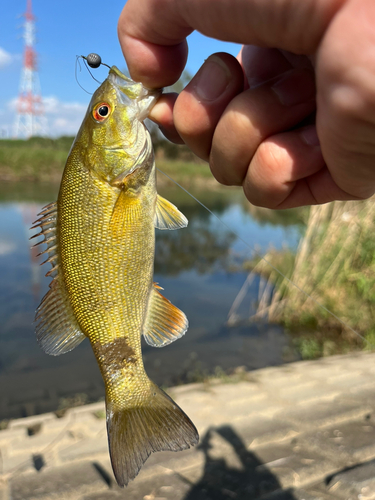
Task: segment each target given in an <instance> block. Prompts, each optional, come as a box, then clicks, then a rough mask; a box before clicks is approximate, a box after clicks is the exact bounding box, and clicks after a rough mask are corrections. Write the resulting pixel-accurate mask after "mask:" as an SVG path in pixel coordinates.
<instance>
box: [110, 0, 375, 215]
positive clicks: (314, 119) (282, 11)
mask: <svg viewBox="0 0 375 500" xmlns="http://www.w3.org/2000/svg"><path fill="white" fill-rule="evenodd" d="M194 29H196V30H198V31H200V32H201V33H203V34H204V35H207V36H210V37H213V38H217V39H221V40H225V41H232V42H237V43H241V44H244V46H243V49H242V51H241V53H240V54H239V55H238V57H237V59H235V58H233V57H232V56H230V55H229V54H223V53H221V54H215V55H213V56H210V57H209V58H208V59H207V61H206V62H205V63H204V64H203V66H202V68H201V69H200V70H199V72H198V73H197V75H195V77H194V78H193V79H192V81H191V82H190V83H189V85H188V86H187V87H186V88H185V90H184V91H183V92H181V94H180V95H179V96H178V97H177V96H176V95H169V96H168V95H166V96H163V97H162V98H161V99H160V102H159V103H158V104H157V105H155V107H154V109H153V110H152V115H151V118H152V119H153V120H154V121H156V122H157V123H158V124H159V125H160V127H161V129H162V130H163V131H164V133H165V135H166V136H167V137H169V138H170V139H171V140H174V141H175V142H179V141H180V140H181V139H182V141H183V142H185V143H186V144H187V145H188V146H189V147H190V148H191V149H192V151H194V152H195V153H196V154H197V155H198V156H200V157H201V158H203V159H204V160H207V161H208V162H209V164H210V167H211V170H212V173H213V175H214V176H215V177H216V178H217V180H218V181H219V182H221V183H223V184H228V185H229V184H231V185H242V186H243V189H244V192H245V195H246V196H247V198H248V199H249V200H250V202H252V203H253V204H255V205H259V206H265V207H268V208H290V207H296V206H302V205H311V204H317V203H326V202H329V201H333V200H348V199H363V198H367V197H370V196H371V195H373V194H374V193H375V2H373V0H304V1H303V2H301V0H262V1H261V2H259V1H257V0H215V1H214V2H213V1H212V0H185V1H183V2H181V1H178V0H159V1H158V0H128V1H127V3H126V5H125V7H124V10H123V12H122V14H121V17H120V20H119V26H118V31H119V39H120V43H121V46H122V50H123V52H124V56H125V59H126V61H127V64H128V68H129V71H130V74H131V76H132V78H134V79H135V80H138V81H141V82H142V83H143V84H144V85H145V86H147V87H164V86H168V85H171V84H173V83H174V82H175V81H176V80H177V79H178V78H179V76H180V74H181V72H182V71H183V68H184V67H185V64H186V59H187V42H186V37H187V36H188V35H189V34H190V33H191V32H192V31H193V30H194ZM244 75H245V78H244ZM180 138H181V139H180ZM318 138H319V139H318Z"/></svg>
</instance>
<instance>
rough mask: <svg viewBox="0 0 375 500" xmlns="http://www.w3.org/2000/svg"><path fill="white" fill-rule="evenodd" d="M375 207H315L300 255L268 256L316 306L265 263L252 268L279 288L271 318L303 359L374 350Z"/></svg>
mask: <svg viewBox="0 0 375 500" xmlns="http://www.w3.org/2000/svg"><path fill="white" fill-rule="evenodd" d="M374 201H375V200H374V198H372V199H370V200H367V201H349V202H334V203H331V204H327V205H322V206H316V207H312V208H311V209H310V216H309V220H308V224H307V229H306V233H305V236H304V238H303V239H302V241H301V243H300V245H299V248H298V251H297V252H296V254H293V253H291V252H290V251H289V250H286V251H281V252H280V251H275V250H274V251H270V252H269V253H268V254H267V255H266V259H267V260H268V261H269V262H271V264H273V265H274V266H275V267H276V268H278V269H280V270H281V271H282V272H283V273H284V274H285V275H286V276H287V277H288V278H289V279H290V280H291V281H292V282H293V283H294V284H296V285H297V286H298V287H299V288H300V289H302V290H303V291H304V292H306V294H308V296H311V298H312V299H314V300H311V298H309V297H308V296H307V295H306V294H304V293H302V292H301V291H300V289H299V288H297V287H296V286H294V285H293V284H292V283H291V282H290V281H288V280H286V279H282V278H280V276H279V275H278V274H277V273H275V271H273V270H272V269H271V268H270V266H268V265H267V264H265V263H264V261H260V262H252V263H250V264H249V266H250V269H252V270H253V271H254V270H255V271H257V272H260V273H261V274H263V275H264V276H266V277H267V278H268V279H269V280H270V281H271V282H272V283H273V284H274V285H275V287H276V293H274V295H273V298H272V301H271V303H269V304H268V312H269V317H270V319H271V321H277V322H279V323H281V324H283V325H284V326H285V327H286V328H287V329H288V330H289V331H290V332H291V335H292V336H293V339H294V341H295V344H296V347H297V348H298V350H299V351H300V353H301V356H302V357H303V358H304V359H314V358H316V357H320V356H324V355H329V354H333V353H346V352H348V351H349V350H355V349H359V348H362V349H367V350H369V349H371V350H373V349H375V327H374V324H375V308H374V303H375V238H374V234H375V203H374ZM319 304H321V305H323V306H324V307H325V308H326V309H328V310H329V311H331V312H332V313H334V314H335V315H336V316H337V317H338V318H340V319H341V320H342V321H343V322H344V323H345V324H346V325H348V326H346V325H345V324H344V323H341V322H339V321H338V320H337V319H336V318H335V317H334V316H332V315H331V314H329V312H328V311H327V310H325V309H324V308H322V307H321V306H320V305H319ZM351 329H354V330H355V331H356V332H357V333H358V334H359V335H356V333H354V332H353V331H352V330H351Z"/></svg>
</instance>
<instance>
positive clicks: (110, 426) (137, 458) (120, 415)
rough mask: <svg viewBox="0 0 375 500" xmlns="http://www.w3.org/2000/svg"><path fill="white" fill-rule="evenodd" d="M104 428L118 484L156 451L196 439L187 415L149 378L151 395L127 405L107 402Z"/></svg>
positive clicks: (177, 447) (180, 447) (185, 445)
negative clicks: (120, 405) (125, 406)
mask: <svg viewBox="0 0 375 500" xmlns="http://www.w3.org/2000/svg"><path fill="white" fill-rule="evenodd" d="M107 431H108V442H109V453H110V456H111V462H112V468H113V472H114V474H115V477H116V480H117V483H118V484H119V486H126V485H127V484H128V483H129V481H130V480H131V479H134V478H135V477H136V476H137V474H138V472H139V471H140V469H141V467H142V465H143V464H144V462H145V461H146V460H147V458H148V457H149V456H150V454H151V453H153V452H155V451H180V450H186V449H187V448H190V446H194V445H195V444H197V443H198V432H197V429H196V428H195V426H194V424H193V423H192V422H191V420H190V419H189V417H188V416H187V415H185V413H184V412H183V411H182V410H181V408H179V406H177V405H176V403H175V402H174V401H173V400H172V399H171V398H170V397H169V396H168V395H167V394H166V393H165V392H164V391H162V390H161V389H159V387H157V386H156V385H155V384H153V383H152V382H151V393H150V396H149V397H148V398H147V399H145V401H144V402H142V403H138V404H137V405H136V406H133V407H128V408H116V405H115V404H113V403H111V402H110V401H108V402H107Z"/></svg>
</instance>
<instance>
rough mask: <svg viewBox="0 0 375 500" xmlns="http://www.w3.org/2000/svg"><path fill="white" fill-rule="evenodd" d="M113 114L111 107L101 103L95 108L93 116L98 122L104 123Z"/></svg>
mask: <svg viewBox="0 0 375 500" xmlns="http://www.w3.org/2000/svg"><path fill="white" fill-rule="evenodd" d="M110 113H111V106H110V105H109V104H108V103H106V102H101V103H99V104H97V105H96V106H95V108H94V109H93V112H92V116H93V117H94V118H95V120H96V121H98V122H102V121H104V120H105V119H106V118H107V117H108V116H109V115H110Z"/></svg>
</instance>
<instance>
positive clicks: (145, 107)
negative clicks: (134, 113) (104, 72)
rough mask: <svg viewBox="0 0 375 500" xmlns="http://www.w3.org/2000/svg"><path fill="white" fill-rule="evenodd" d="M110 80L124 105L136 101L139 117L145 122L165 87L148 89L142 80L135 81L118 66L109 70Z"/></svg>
mask: <svg viewBox="0 0 375 500" xmlns="http://www.w3.org/2000/svg"><path fill="white" fill-rule="evenodd" d="M108 80H109V81H110V82H111V83H112V84H113V86H114V87H115V89H116V90H117V97H118V100H119V102H120V103H121V104H123V105H124V106H129V105H132V103H136V104H137V107H138V119H139V120H140V121H142V122H143V120H145V119H146V118H147V117H148V115H149V113H150V111H151V109H152V107H153V106H154V104H155V103H156V101H157V100H158V99H159V97H160V96H161V94H162V90H163V89H148V88H146V87H144V86H143V85H142V84H141V83H140V82H135V81H134V80H132V79H131V78H128V77H127V76H125V75H124V74H123V73H122V72H121V71H120V70H119V69H118V68H117V67H116V66H112V68H111V69H110V70H109V75H108Z"/></svg>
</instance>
